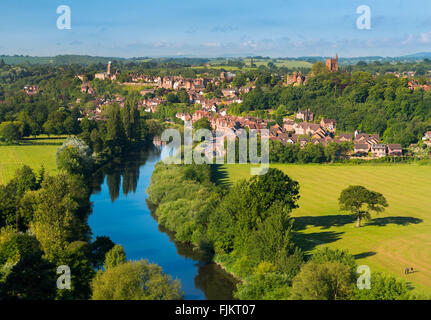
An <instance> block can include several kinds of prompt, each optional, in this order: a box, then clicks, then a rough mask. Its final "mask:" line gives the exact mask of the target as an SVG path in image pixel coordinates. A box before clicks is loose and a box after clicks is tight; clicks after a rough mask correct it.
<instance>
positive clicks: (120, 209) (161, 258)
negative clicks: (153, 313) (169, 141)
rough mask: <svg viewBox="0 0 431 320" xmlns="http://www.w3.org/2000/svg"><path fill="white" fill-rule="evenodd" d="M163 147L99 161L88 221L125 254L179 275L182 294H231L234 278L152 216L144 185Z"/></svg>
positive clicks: (212, 296)
mask: <svg viewBox="0 0 431 320" xmlns="http://www.w3.org/2000/svg"><path fill="white" fill-rule="evenodd" d="M164 156H165V155H164V154H163V149H162V150H160V149H158V148H149V149H144V150H140V151H136V150H135V151H134V152H131V153H129V154H128V155H127V156H126V157H123V158H122V159H121V161H115V160H114V161H112V162H110V163H107V164H106V165H104V166H102V168H100V169H99V170H98V171H97V173H96V174H95V175H94V177H93V181H92V186H93V193H92V196H91V201H92V202H93V203H94V205H93V212H92V214H91V215H90V216H89V219H88V224H89V225H90V227H91V230H92V232H93V234H94V236H100V235H106V236H109V237H110V238H111V239H112V240H113V241H114V242H115V243H118V244H121V245H122V246H123V247H124V248H125V251H126V254H127V257H128V259H131V260H139V259H148V260H149V261H150V262H154V263H157V264H158V265H160V266H161V267H162V268H163V271H164V272H166V273H167V274H169V275H172V276H173V278H176V279H179V280H180V281H181V283H182V288H183V290H184V292H185V299H197V300H201V299H217V300H226V299H227V300H229V299H232V291H233V290H234V288H235V285H234V284H233V279H231V277H230V275H228V274H226V273H225V272H224V271H223V270H222V269H220V268H219V267H218V266H216V265H211V264H209V265H208V264H206V263H205V262H202V259H201V257H200V256H199V252H197V251H196V250H194V249H195V248H194V247H192V246H190V245H189V244H187V243H182V242H178V241H176V240H175V238H174V237H173V235H172V233H171V232H167V230H166V229H165V228H164V227H163V226H161V225H160V224H159V223H158V222H157V220H155V218H154V214H153V213H152V211H151V209H152V207H151V204H150V203H149V202H148V201H147V199H148V195H147V193H146V189H147V187H148V186H149V184H150V180H151V176H152V173H153V171H154V169H155V166H156V164H157V163H158V162H159V161H160V160H161V159H162V158H163V157H164Z"/></svg>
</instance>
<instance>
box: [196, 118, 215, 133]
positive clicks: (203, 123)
mask: <svg viewBox="0 0 431 320" xmlns="http://www.w3.org/2000/svg"><path fill="white" fill-rule="evenodd" d="M193 129H195V130H199V129H207V130H212V129H211V124H210V122H209V121H208V119H207V118H205V117H203V118H200V119H199V120H198V121H196V122H195V123H194V124H193Z"/></svg>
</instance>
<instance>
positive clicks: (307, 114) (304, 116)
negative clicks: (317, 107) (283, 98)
mask: <svg viewBox="0 0 431 320" xmlns="http://www.w3.org/2000/svg"><path fill="white" fill-rule="evenodd" d="M295 118H296V119H300V120H302V121H304V122H313V121H314V114H313V112H311V111H310V109H307V110H304V111H302V110H298V112H297V113H296V114H295Z"/></svg>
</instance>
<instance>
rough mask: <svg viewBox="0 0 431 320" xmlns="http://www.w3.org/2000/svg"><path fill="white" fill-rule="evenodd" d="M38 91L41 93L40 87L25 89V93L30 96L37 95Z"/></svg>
mask: <svg viewBox="0 0 431 320" xmlns="http://www.w3.org/2000/svg"><path fill="white" fill-rule="evenodd" d="M38 91H39V86H25V87H24V92H25V93H26V94H27V95H29V96H32V95H34V94H36V93H37V92H38Z"/></svg>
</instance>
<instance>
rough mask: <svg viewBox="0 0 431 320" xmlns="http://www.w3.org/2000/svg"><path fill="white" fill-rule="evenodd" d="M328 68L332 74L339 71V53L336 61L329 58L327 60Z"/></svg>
mask: <svg viewBox="0 0 431 320" xmlns="http://www.w3.org/2000/svg"><path fill="white" fill-rule="evenodd" d="M326 67H327V68H328V70H329V71H331V72H334V71H338V53H337V55H336V56H335V59H332V58H329V59H327V60H326Z"/></svg>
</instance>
